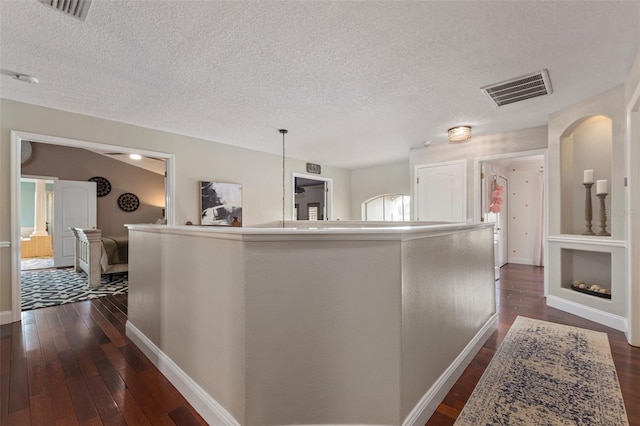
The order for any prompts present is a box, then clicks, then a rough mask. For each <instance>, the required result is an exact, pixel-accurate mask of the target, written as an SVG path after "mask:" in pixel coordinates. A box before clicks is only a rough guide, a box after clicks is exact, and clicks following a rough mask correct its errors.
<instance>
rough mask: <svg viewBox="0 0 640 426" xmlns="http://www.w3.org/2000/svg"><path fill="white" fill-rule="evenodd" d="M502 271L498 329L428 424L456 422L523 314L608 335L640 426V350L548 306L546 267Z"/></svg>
mask: <svg viewBox="0 0 640 426" xmlns="http://www.w3.org/2000/svg"><path fill="white" fill-rule="evenodd" d="M500 272H501V274H500V281H499V282H497V283H496V295H497V301H498V329H497V330H496V331H495V332H494V333H493V335H492V336H491V337H490V338H489V340H488V341H487V342H486V343H485V345H484V346H483V347H482V349H480V352H478V355H476V357H475V358H474V359H473V361H472V362H471V364H470V365H469V367H467V369H466V370H465V372H464V373H463V374H462V376H461V377H460V379H459V380H458V381H457V382H456V384H455V385H454V386H453V388H451V391H449V393H448V394H447V396H446V397H445V399H444V400H443V401H442V404H440V406H439V407H438V410H437V411H436V412H435V413H434V414H433V416H431V419H429V421H428V422H427V425H428V426H440V425H452V424H453V423H454V422H455V419H456V418H457V417H458V414H460V411H461V410H462V407H463V406H464V404H465V403H466V401H467V399H469V396H470V395H471V392H473V389H474V388H475V386H476V384H477V383H478V380H480V376H482V373H483V372H484V370H485V368H486V367H487V366H488V365H489V362H490V361H491V358H492V357H493V355H494V354H495V352H496V350H497V349H498V346H500V343H501V342H502V339H504V336H505V335H506V334H507V331H509V328H510V327H511V324H513V321H514V320H515V319H516V317H517V316H518V315H522V316H526V317H529V318H535V319H540V320H545V321H551V322H555V323H558V324H566V325H572V326H576V327H582V328H587V329H590V330H596V331H601V332H605V333H607V335H608V336H609V343H610V346H611V354H612V355H613V361H614V363H615V365H616V370H617V372H618V379H619V381H620V388H621V389H622V396H623V398H624V402H625V405H626V408H627V415H628V417H629V423H630V425H631V426H640V348H634V347H632V346H629V344H627V340H626V338H625V336H624V334H623V333H621V332H619V331H616V330H613V329H611V328H608V327H604V326H602V325H600V324H596V323H594V322H591V321H587V320H585V319H583V318H580V317H577V316H575V315H570V314H567V313H565V312H563V311H559V310H557V309H554V308H549V307H547V306H546V304H545V299H544V297H543V272H544V270H543V268H541V267H535V266H526V265H506V266H504V267H503V268H502V269H501V271H500Z"/></svg>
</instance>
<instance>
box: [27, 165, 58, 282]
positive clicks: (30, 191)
mask: <svg viewBox="0 0 640 426" xmlns="http://www.w3.org/2000/svg"><path fill="white" fill-rule="evenodd" d="M55 180H56V178H53V177H47V176H28V175H25V176H22V177H21V178H20V203H21V205H20V246H21V247H20V253H21V258H20V270H21V271H31V270H36V269H49V268H53V265H54V264H53V254H54V251H53V249H54V240H53V238H54V232H53V210H54V209H53V200H54V198H53V191H54V189H53V186H54V184H55Z"/></svg>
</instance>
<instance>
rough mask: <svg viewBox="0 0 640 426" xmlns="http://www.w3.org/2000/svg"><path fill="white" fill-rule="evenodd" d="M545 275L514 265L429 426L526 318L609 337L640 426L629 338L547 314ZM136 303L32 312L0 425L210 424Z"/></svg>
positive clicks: (7, 330) (457, 402)
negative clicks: (150, 335) (171, 370)
mask: <svg viewBox="0 0 640 426" xmlns="http://www.w3.org/2000/svg"><path fill="white" fill-rule="evenodd" d="M542 282H543V269H542V268H537V267H533V266H522V265H507V266H506V267H504V268H502V278H501V280H500V281H499V284H498V286H497V289H496V290H497V294H498V313H499V325H498V330H496V332H495V333H494V334H493V335H492V336H491V338H489V340H488V341H487V343H486V344H485V345H484V347H483V348H482V349H481V350H480V352H479V353H478V355H477V356H476V357H475V358H474V360H473V361H472V363H471V364H470V365H469V367H468V368H467V369H466V371H465V372H464V374H463V375H462V377H461V378H460V379H459V380H458V381H457V382H456V384H455V385H454V386H453V388H452V389H451V391H450V392H449V394H448V395H447V396H446V398H445V399H444V401H443V403H442V404H441V405H440V406H439V408H438V410H437V412H436V413H434V415H433V416H432V417H431V419H430V420H429V422H428V423H427V425H452V424H453V423H454V422H455V419H456V417H457V416H458V414H459V413H460V410H461V409H462V407H463V406H464V404H465V402H466V401H467V399H468V398H469V396H470V395H471V392H472V391H473V389H474V387H475V385H476V383H477V382H478V380H479V379H480V376H481V375H482V373H483V371H484V369H485V368H486V367H487V365H488V364H489V361H491V358H492V357H493V354H494V353H495V351H496V349H497V348H498V346H499V345H500V343H501V342H502V339H503V338H504V336H505V334H506V333H507V331H508V330H509V327H510V326H511V324H512V323H513V321H514V320H515V318H516V317H517V316H518V315H523V316H527V317H530V318H537V319H542V320H547V321H553V322H557V323H560V324H568V325H575V326H579V327H583V328H589V329H592V330H597V331H603V332H606V333H607V334H608V335H609V341H610V342H611V351H612V354H613V359H614V362H615V364H616V368H617V371H618V377H619V379H620V385H621V388H622V394H623V396H624V400H625V404H626V407H627V413H628V416H629V421H630V424H631V425H639V426H640V348H632V347H631V346H629V345H628V344H627V342H626V340H625V337H624V335H623V334H622V333H620V332H618V331H615V330H612V329H610V328H607V327H603V326H601V325H598V324H595V323H592V322H589V321H586V320H584V319H582V318H579V317H576V316H573V315H569V314H566V313H564V312H562V311H558V310H556V309H553V308H548V307H547V306H546V305H545V301H544V297H543V296H542ZM126 318H127V296H126V295H122V296H111V297H104V298H101V299H95V300H92V301H87V302H79V303H74V304H69V305H64V306H59V307H54V308H45V309H38V310H35V311H29V312H27V313H25V314H24V315H23V321H22V322H21V323H14V324H8V325H3V326H1V327H0V337H1V339H0V425H3V426H5V425H19V426H23V425H30V424H31V425H64V426H67V425H124V424H129V425H153V426H155V425H173V424H177V425H204V424H206V423H205V422H204V421H203V420H202V418H201V417H200V416H198V414H197V413H196V412H195V411H194V410H193V408H192V407H191V406H190V405H189V404H188V403H187V402H186V400H185V399H184V398H183V397H182V396H181V395H180V394H179V393H178V392H177V391H176V389H175V388H174V387H173V386H172V385H171V384H170V383H169V382H168V381H167V379H166V378H165V377H164V376H162V374H160V373H159V371H158V370H157V369H156V368H155V367H154V366H153V365H152V364H151V362H150V361H149V360H148V359H147V358H146V357H145V356H144V355H143V354H142V353H141V352H140V351H139V350H138V349H137V348H136V347H135V346H134V345H133V344H132V343H131V342H130V341H129V339H127V337H126V336H125V335H124V326H125V322H126Z"/></svg>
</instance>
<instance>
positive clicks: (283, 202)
mask: <svg viewBox="0 0 640 426" xmlns="http://www.w3.org/2000/svg"><path fill="white" fill-rule="evenodd" d="M278 131H279V132H280V133H282V227H283V228H284V208H285V197H284V186H285V162H284V158H285V157H284V135H285V134H287V133H288V130H287V129H279V130H278Z"/></svg>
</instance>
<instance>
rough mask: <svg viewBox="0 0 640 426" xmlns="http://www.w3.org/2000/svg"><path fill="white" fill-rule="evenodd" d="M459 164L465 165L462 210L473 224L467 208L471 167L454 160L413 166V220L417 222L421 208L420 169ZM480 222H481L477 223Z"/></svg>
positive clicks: (463, 161)
mask: <svg viewBox="0 0 640 426" xmlns="http://www.w3.org/2000/svg"><path fill="white" fill-rule="evenodd" d="M457 164H461V165H463V166H464V167H463V169H462V171H463V176H462V181H463V183H464V185H463V188H464V194H462V195H463V196H462V210H463V211H464V218H466V220H467V222H471V219H470V218H469V212H468V210H467V208H468V206H467V194H468V193H469V183H468V179H469V176H468V174H469V173H467V168H468V167H469V165H468V163H467V160H466V159H464V160H452V161H442V162H440V163H425V164H416V165H415V166H413V182H411V186H413V197H412V199H411V205H412V206H413V209H412V213H413V216H412V217H411V220H413V221H415V220H416V219H415V218H417V217H419V216H418V206H419V201H420V198H419V195H418V194H419V190H420V188H419V186H420V185H419V184H418V182H417V181H418V177H419V176H418V169H426V168H430V167H442V166H454V165H457ZM477 222H479V221H477Z"/></svg>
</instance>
